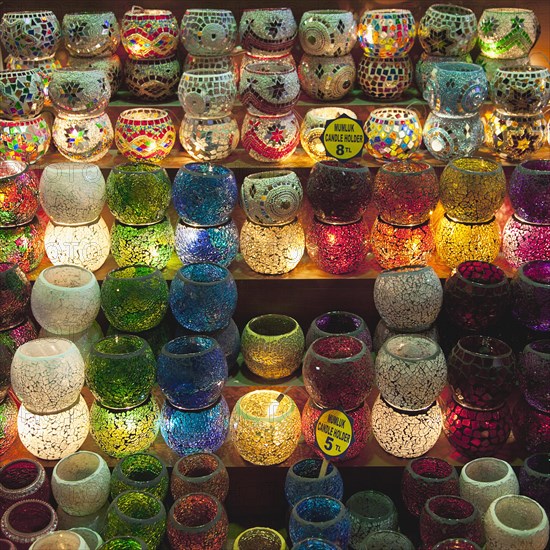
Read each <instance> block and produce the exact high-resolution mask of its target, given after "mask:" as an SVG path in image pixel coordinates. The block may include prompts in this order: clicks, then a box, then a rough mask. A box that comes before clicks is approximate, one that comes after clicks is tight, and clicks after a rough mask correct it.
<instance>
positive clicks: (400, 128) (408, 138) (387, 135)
mask: <svg viewBox="0 0 550 550" xmlns="http://www.w3.org/2000/svg"><path fill="white" fill-rule="evenodd" d="M364 129H365V134H366V135H367V141H366V149H367V153H368V154H369V155H371V156H372V157H374V159H375V160H379V161H387V160H396V159H406V158H408V157H410V156H411V155H412V154H414V153H415V152H416V151H417V149H418V148H419V147H420V144H421V143H422V126H421V125H420V121H419V119H418V115H417V114H416V111H413V110H412V109H401V108H398V107H384V108H383V109H375V110H374V111H371V113H370V114H369V118H368V119H367V122H365V127H364ZM422 221H424V220H422Z"/></svg>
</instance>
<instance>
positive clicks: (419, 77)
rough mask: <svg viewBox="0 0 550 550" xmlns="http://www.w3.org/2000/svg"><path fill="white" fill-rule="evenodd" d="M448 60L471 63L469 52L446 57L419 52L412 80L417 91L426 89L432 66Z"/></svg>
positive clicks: (421, 91) (422, 91) (421, 92)
mask: <svg viewBox="0 0 550 550" xmlns="http://www.w3.org/2000/svg"><path fill="white" fill-rule="evenodd" d="M440 6H444V7H447V4H445V5H444V4H440ZM461 9H462V8H461ZM449 61H450V62H459V63H473V61H472V56H471V55H470V54H469V53H468V54H462V55H453V56H448V57H447V56H445V57H441V56H437V55H431V54H428V53H426V52H423V53H421V54H420V57H419V58H418V60H417V62H416V65H415V67H414V81H415V83H416V87H417V88H418V91H419V92H420V94H423V93H424V90H425V89H426V83H427V82H428V79H429V78H430V77H431V74H432V71H433V69H434V67H435V66H436V65H438V64H439V63H447V62H449ZM487 78H488V77H487ZM488 79H489V78H488Z"/></svg>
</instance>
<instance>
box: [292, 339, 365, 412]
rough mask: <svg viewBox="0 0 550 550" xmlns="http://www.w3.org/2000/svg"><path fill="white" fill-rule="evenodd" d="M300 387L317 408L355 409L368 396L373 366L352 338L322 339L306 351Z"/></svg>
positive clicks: (362, 348)
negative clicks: (302, 386)
mask: <svg viewBox="0 0 550 550" xmlns="http://www.w3.org/2000/svg"><path fill="white" fill-rule="evenodd" d="M303 377H304V386H305V388H306V391H307V392H308V394H309V396H310V397H311V398H312V399H313V401H314V402H315V403H316V404H317V405H318V406H320V407H323V408H326V409H342V410H344V411H347V410H351V409H355V408H356V407H359V406H360V405H361V403H362V402H363V401H364V400H365V398H366V397H367V395H368V394H369V393H370V391H371V389H372V385H373V380H374V366H373V363H372V358H371V356H370V351H369V349H368V348H367V346H366V345H365V343H364V342H362V341H361V340H358V339H357V338H354V337H353V336H342V335H337V336H325V337H322V338H319V339H318V340H315V342H313V343H312V344H311V346H310V347H309V349H308V350H307V353H306V355H305V357H304V366H303Z"/></svg>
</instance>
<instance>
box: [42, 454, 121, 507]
mask: <svg viewBox="0 0 550 550" xmlns="http://www.w3.org/2000/svg"><path fill="white" fill-rule="evenodd" d="M110 479H111V472H110V470H109V466H107V463H106V462H105V460H104V459H103V458H102V457H101V456H99V455H98V454H96V453H92V452H91V451H79V452H77V453H74V454H72V455H69V456H66V457H65V458H63V459H62V460H60V461H59V462H58V463H57V464H56V465H55V467H54V469H53V473H52V492H53V496H54V498H55V501H56V502H57V504H58V505H59V507H60V508H61V509H62V510H63V511H64V512H66V513H67V514H70V515H71V516H79V517H80V516H87V515H89V514H93V513H95V512H97V511H98V510H99V509H100V508H102V507H103V505H104V504H105V503H106V502H107V499H108V498H109V481H110Z"/></svg>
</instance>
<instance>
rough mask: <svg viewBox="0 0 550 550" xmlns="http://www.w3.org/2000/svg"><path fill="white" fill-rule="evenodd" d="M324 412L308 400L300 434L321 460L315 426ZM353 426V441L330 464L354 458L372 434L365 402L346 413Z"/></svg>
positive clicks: (322, 455)
mask: <svg viewBox="0 0 550 550" xmlns="http://www.w3.org/2000/svg"><path fill="white" fill-rule="evenodd" d="M324 412H326V409H322V408H321V407H318V406H317V405H316V404H315V403H314V402H313V400H312V399H308V400H307V402H306V404H305V405H304V409H303V411H302V433H303V435H304V440H305V442H306V443H307V445H308V446H309V447H311V449H312V450H313V451H314V452H315V454H317V455H318V456H320V457H321V458H325V455H324V454H323V453H322V451H321V450H320V449H319V447H318V446H317V443H316V440H315V425H316V424H317V421H318V420H319V418H320V417H321V415H322V414H323V413H324ZM346 415H347V416H348V418H349V419H350V420H351V424H352V426H353V441H352V442H351V444H350V446H349V447H348V450H347V451H346V453H345V454H344V455H340V456H337V457H331V462H343V461H345V460H349V459H351V458H354V457H356V456H357V455H358V454H359V453H360V452H361V451H362V450H363V449H364V448H365V447H366V445H367V442H368V440H369V438H370V436H371V433H372V424H371V412H370V408H369V406H368V405H367V403H366V401H365V402H364V403H362V404H361V405H360V406H359V407H357V408H356V409H354V410H352V411H346Z"/></svg>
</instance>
